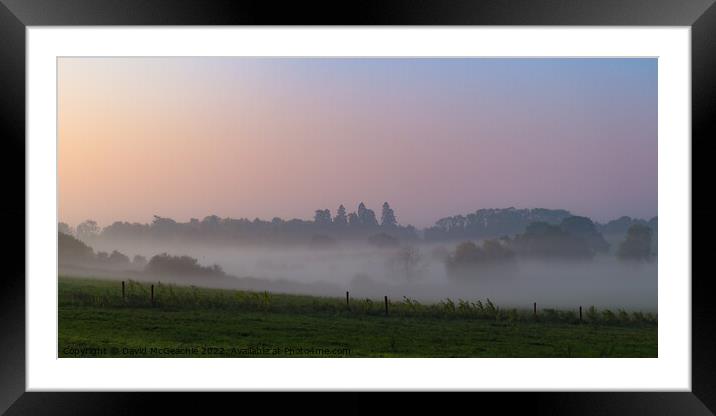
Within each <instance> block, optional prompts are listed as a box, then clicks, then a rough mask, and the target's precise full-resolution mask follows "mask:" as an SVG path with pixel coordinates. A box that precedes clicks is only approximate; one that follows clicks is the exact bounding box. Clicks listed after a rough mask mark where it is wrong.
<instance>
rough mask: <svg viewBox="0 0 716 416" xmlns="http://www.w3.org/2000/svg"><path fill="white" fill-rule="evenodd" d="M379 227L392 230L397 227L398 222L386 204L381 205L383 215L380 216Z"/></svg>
mask: <svg viewBox="0 0 716 416" xmlns="http://www.w3.org/2000/svg"><path fill="white" fill-rule="evenodd" d="M380 225H381V227H385V228H394V227H396V226H397V225H398V221H397V220H396V219H395V213H394V212H393V209H392V208H390V205H388V203H387V202H384V203H383V213H382V215H381V216H380Z"/></svg>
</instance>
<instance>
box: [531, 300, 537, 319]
mask: <svg viewBox="0 0 716 416" xmlns="http://www.w3.org/2000/svg"><path fill="white" fill-rule="evenodd" d="M532 311H533V313H534V316H535V319H537V302H535V303H534V304H533V305H532Z"/></svg>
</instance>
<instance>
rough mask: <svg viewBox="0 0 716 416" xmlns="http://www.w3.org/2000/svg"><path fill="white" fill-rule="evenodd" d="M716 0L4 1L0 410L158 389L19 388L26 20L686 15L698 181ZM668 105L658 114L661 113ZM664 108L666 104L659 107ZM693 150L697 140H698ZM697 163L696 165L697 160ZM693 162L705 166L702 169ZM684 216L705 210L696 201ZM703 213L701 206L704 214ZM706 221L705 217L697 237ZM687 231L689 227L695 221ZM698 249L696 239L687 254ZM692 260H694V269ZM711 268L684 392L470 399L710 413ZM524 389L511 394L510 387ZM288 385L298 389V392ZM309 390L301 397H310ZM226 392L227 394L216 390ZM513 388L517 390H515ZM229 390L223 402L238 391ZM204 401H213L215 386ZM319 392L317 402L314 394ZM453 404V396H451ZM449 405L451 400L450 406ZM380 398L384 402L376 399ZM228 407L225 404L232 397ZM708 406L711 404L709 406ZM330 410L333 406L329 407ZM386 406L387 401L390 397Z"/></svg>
mask: <svg viewBox="0 0 716 416" xmlns="http://www.w3.org/2000/svg"><path fill="white" fill-rule="evenodd" d="M713 2H714V0H697V1H683V0H681V1H680V0H623V1H614V0H483V1H467V0H454V1H440V0H419V1H418V0H403V1H388V0H383V1H361V2H350V3H348V2H331V3H325V4H324V3H319V2H290V1H286V2H271V1H262V2H260V1H243V0H242V1H229V0H212V1H207V0H204V1H202V0H173V1H171V0H122V1H116V0H65V1H58V0H54V1H53V0H0V105H1V108H0V131H1V132H2V134H1V135H0V137H1V138H2V141H1V142H0V143H2V149H3V152H2V159H3V163H1V164H0V170H1V171H2V175H0V178H3V188H4V189H3V196H4V201H5V203H3V204H1V206H0V213H1V215H2V218H4V219H5V223H6V233H5V238H6V239H7V241H8V244H7V246H6V248H5V273H3V276H2V277H1V278H0V311H1V312H0V327H1V328H2V330H1V331H0V334H2V335H0V340H2V342H1V343H0V346H1V347H2V350H1V352H0V412H5V411H6V412H7V414H35V415H41V414H83V413H91V414H96V413H100V412H101V413H104V414H107V413H110V414H111V413H122V414H132V413H135V412H137V411H155V410H158V409H160V408H159V407H158V406H159V402H160V401H161V400H162V399H165V398H166V394H164V395H150V394H146V393H49V392H48V393H39V392H38V393H28V392H25V385H26V378H25V358H26V357H25V319H24V318H25V241H26V240H25V238H26V237H25V221H20V218H22V219H25V218H26V217H25V208H26V206H25V181H24V177H25V176H24V175H25V62H26V60H25V51H26V49H25V46H26V36H25V33H26V32H25V29H26V27H27V26H65V25H90V26H95V25H203V26H205V25H533V26H534V25H537V26H539V25H568V26H581V25H591V26H595V25H600V26H601V25H604V26H622V25H624V26H632V25H633V26H690V27H691V40H692V44H691V58H692V139H691V146H692V147H691V148H692V178H693V179H692V188H693V187H694V186H695V185H696V184H697V183H702V182H705V179H703V178H704V176H703V173H705V170H704V168H703V166H704V164H703V163H694V162H696V159H697V158H704V157H706V156H705V155H706V152H704V151H701V152H699V150H701V149H703V148H704V147H705V144H704V143H705V142H706V141H707V140H708V139H713V137H716V136H714V134H713V133H714V128H713V127H712V125H711V123H710V121H711V120H710V119H711V117H712V116H714V112H715V109H716V105H715V104H716V101H715V98H716V97H715V96H716V76H714V75H713V74H716V62H715V61H716V6H713ZM661 116H665V115H661ZM667 116H668V115H667ZM694 150H696V151H694ZM695 167H699V169H701V170H702V171H701V172H699V171H698V170H696V169H695ZM700 173H701V174H700ZM691 195H692V196H691V199H692V200H691V204H692V221H693V218H694V217H703V216H704V215H705V212H704V211H705V208H704V206H703V205H702V208H701V209H702V211H699V210H698V209H695V208H694V202H695V201H696V199H695V195H694V193H693V189H692V193H691ZM702 212H704V213H702ZM709 231H710V227H708V226H707V222H704V223H701V224H700V225H699V232H697V233H695V234H696V236H698V235H704V234H706V233H708V232H709ZM692 236H693V232H692ZM700 250H701V251H702V250H706V246H704V245H701V246H700V245H694V244H693V242H692V265H693V266H695V265H697V264H699V263H697V262H694V261H693V258H694V254H696V253H697V252H699V251H700ZM693 266H692V270H693V271H695V270H696V269H695V268H693ZM681 278H687V276H681ZM709 279H711V276H708V275H706V274H703V273H702V274H698V273H694V272H692V340H691V341H692V368H691V374H692V391H691V392H683V393H671V392H668V393H667V392H655V393H644V392H603V393H559V392H554V393H551V392H550V393H480V394H479V397H477V398H470V399H469V400H470V401H471V402H473V403H475V405H474V406H479V408H480V409H485V410H486V409H488V408H489V405H490V404H498V405H499V408H500V409H501V411H502V412H505V411H507V412H508V413H509V412H510V411H514V410H516V409H522V410H524V411H529V412H530V413H535V412H537V413H542V412H546V413H550V414H579V415H590V414H635V413H638V414H712V411H714V410H716V371H714V369H715V368H716V366H715V364H716V358H714V356H715V354H714V353H713V351H714V347H713V345H714V344H713V340H714V333H716V326H715V325H713V323H714V322H716V313H715V312H714V311H715V310H716V309H715V308H713V306H712V305H711V302H710V301H709V300H710V299H709V298H710V297H711V292H710V291H709V290H708V281H709ZM357 394H359V393H341V394H337V395H335V396H334V397H336V398H338V399H339V400H341V401H342V402H343V404H342V405H339V406H341V407H342V409H341V408H333V409H334V411H341V412H344V411H347V410H345V409H352V410H353V411H361V412H369V411H375V410H376V408H375V407H373V404H372V403H370V401H366V400H363V398H362V396H360V397H359V396H357ZM514 394H520V395H521V396H522V397H518V398H513V397H511V395H514ZM294 396H295V395H294ZM307 396H308V397H307ZM411 396H412V397H410V398H409V399H408V400H407V401H406V400H401V402H402V404H401V405H400V410H401V411H404V410H405V407H404V406H405V405H406V402H409V404H410V405H411V406H420V407H422V406H424V405H427V404H429V403H430V402H435V401H438V402H442V404H443V405H445V400H443V399H440V398H438V399H437V400H436V399H435V398H434V396H433V395H426V394H423V395H411ZM222 397H226V395H223V396H222ZM515 399H517V400H515ZM235 400H236V399H235V398H230V399H229V401H231V402H234V403H236V402H235ZM261 400H263V401H264V403H265V406H268V407H269V408H270V409H271V410H272V412H273V410H275V409H276V406H279V405H282V406H291V408H294V409H295V408H296V406H300V405H307V406H310V407H311V408H316V407H320V406H319V405H318V404H317V403H316V401H315V399H314V398H313V396H312V395H302V396H301V397H300V398H299V397H291V398H289V399H286V400H282V401H276V400H270V401H267V400H265V399H261ZM171 401H172V402H173V403H174V405H179V406H181V407H182V408H183V410H185V411H197V412H198V411H201V413H205V412H206V411H207V407H206V406H207V400H206V398H205V397H204V396H201V397H197V394H191V395H189V394H178V393H172V394H171ZM210 402H212V403H214V404H216V403H217V402H221V401H220V400H217V397H216V395H212V397H211V400H210ZM322 403H323V402H322ZM450 403H451V405H452V404H453V403H456V402H454V401H453V399H450ZM451 405H449V406H451ZM382 406H383V405H382ZM229 409H231V406H230V407H229ZM709 409H710V410H709ZM327 410H328V411H331V409H330V408H329V409H327ZM378 410H382V411H392V410H394V409H392V408H391V406H390V405H387V407H383V408H382V409H380V408H378Z"/></svg>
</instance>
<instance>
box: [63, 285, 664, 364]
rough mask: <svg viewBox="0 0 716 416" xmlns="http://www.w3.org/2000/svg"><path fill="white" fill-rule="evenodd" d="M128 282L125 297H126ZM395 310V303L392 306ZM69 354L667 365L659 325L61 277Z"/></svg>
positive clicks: (455, 302) (595, 314) (616, 317)
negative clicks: (618, 360) (654, 361)
mask: <svg viewBox="0 0 716 416" xmlns="http://www.w3.org/2000/svg"><path fill="white" fill-rule="evenodd" d="M122 285H124V290H123V289H122ZM386 304H387V306H386ZM58 306H59V310H58V326H59V340H58V356H59V357H195V358H202V357H657V356H658V348H657V334H658V323H657V317H656V316H654V315H653V314H650V313H647V314H644V313H640V312H634V311H632V312H627V311H625V310H615V311H613V310H609V309H600V310H598V309H596V308H594V307H585V308H584V309H583V311H582V313H581V316H580V313H579V311H578V310H576V309H575V310H570V309H560V310H556V309H542V308H539V309H537V311H536V313H535V310H534V309H532V308H526V309H516V308H502V307H500V306H499V305H495V304H494V303H493V302H492V301H490V300H489V299H482V300H463V299H445V300H442V301H440V302H434V303H421V302H418V301H417V300H415V299H411V298H408V297H404V298H402V299H388V300H387V302H386V299H385V298H383V299H361V298H352V297H350V298H346V297H338V296H336V297H319V296H305V295H289V294H276V293H270V292H250V291H241V290H227V289H208V288H199V287H196V286H178V285H174V284H166V283H162V282H156V283H155V284H149V283H139V282H136V281H131V280H127V281H124V283H122V282H121V281H119V280H102V279H89V278H74V277H69V276H60V278H59V294H58Z"/></svg>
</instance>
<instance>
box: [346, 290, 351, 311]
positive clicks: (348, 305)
mask: <svg viewBox="0 0 716 416" xmlns="http://www.w3.org/2000/svg"><path fill="white" fill-rule="evenodd" d="M346 307H347V308H348V309H350V308H351V298H350V295H349V293H348V292H346Z"/></svg>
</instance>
